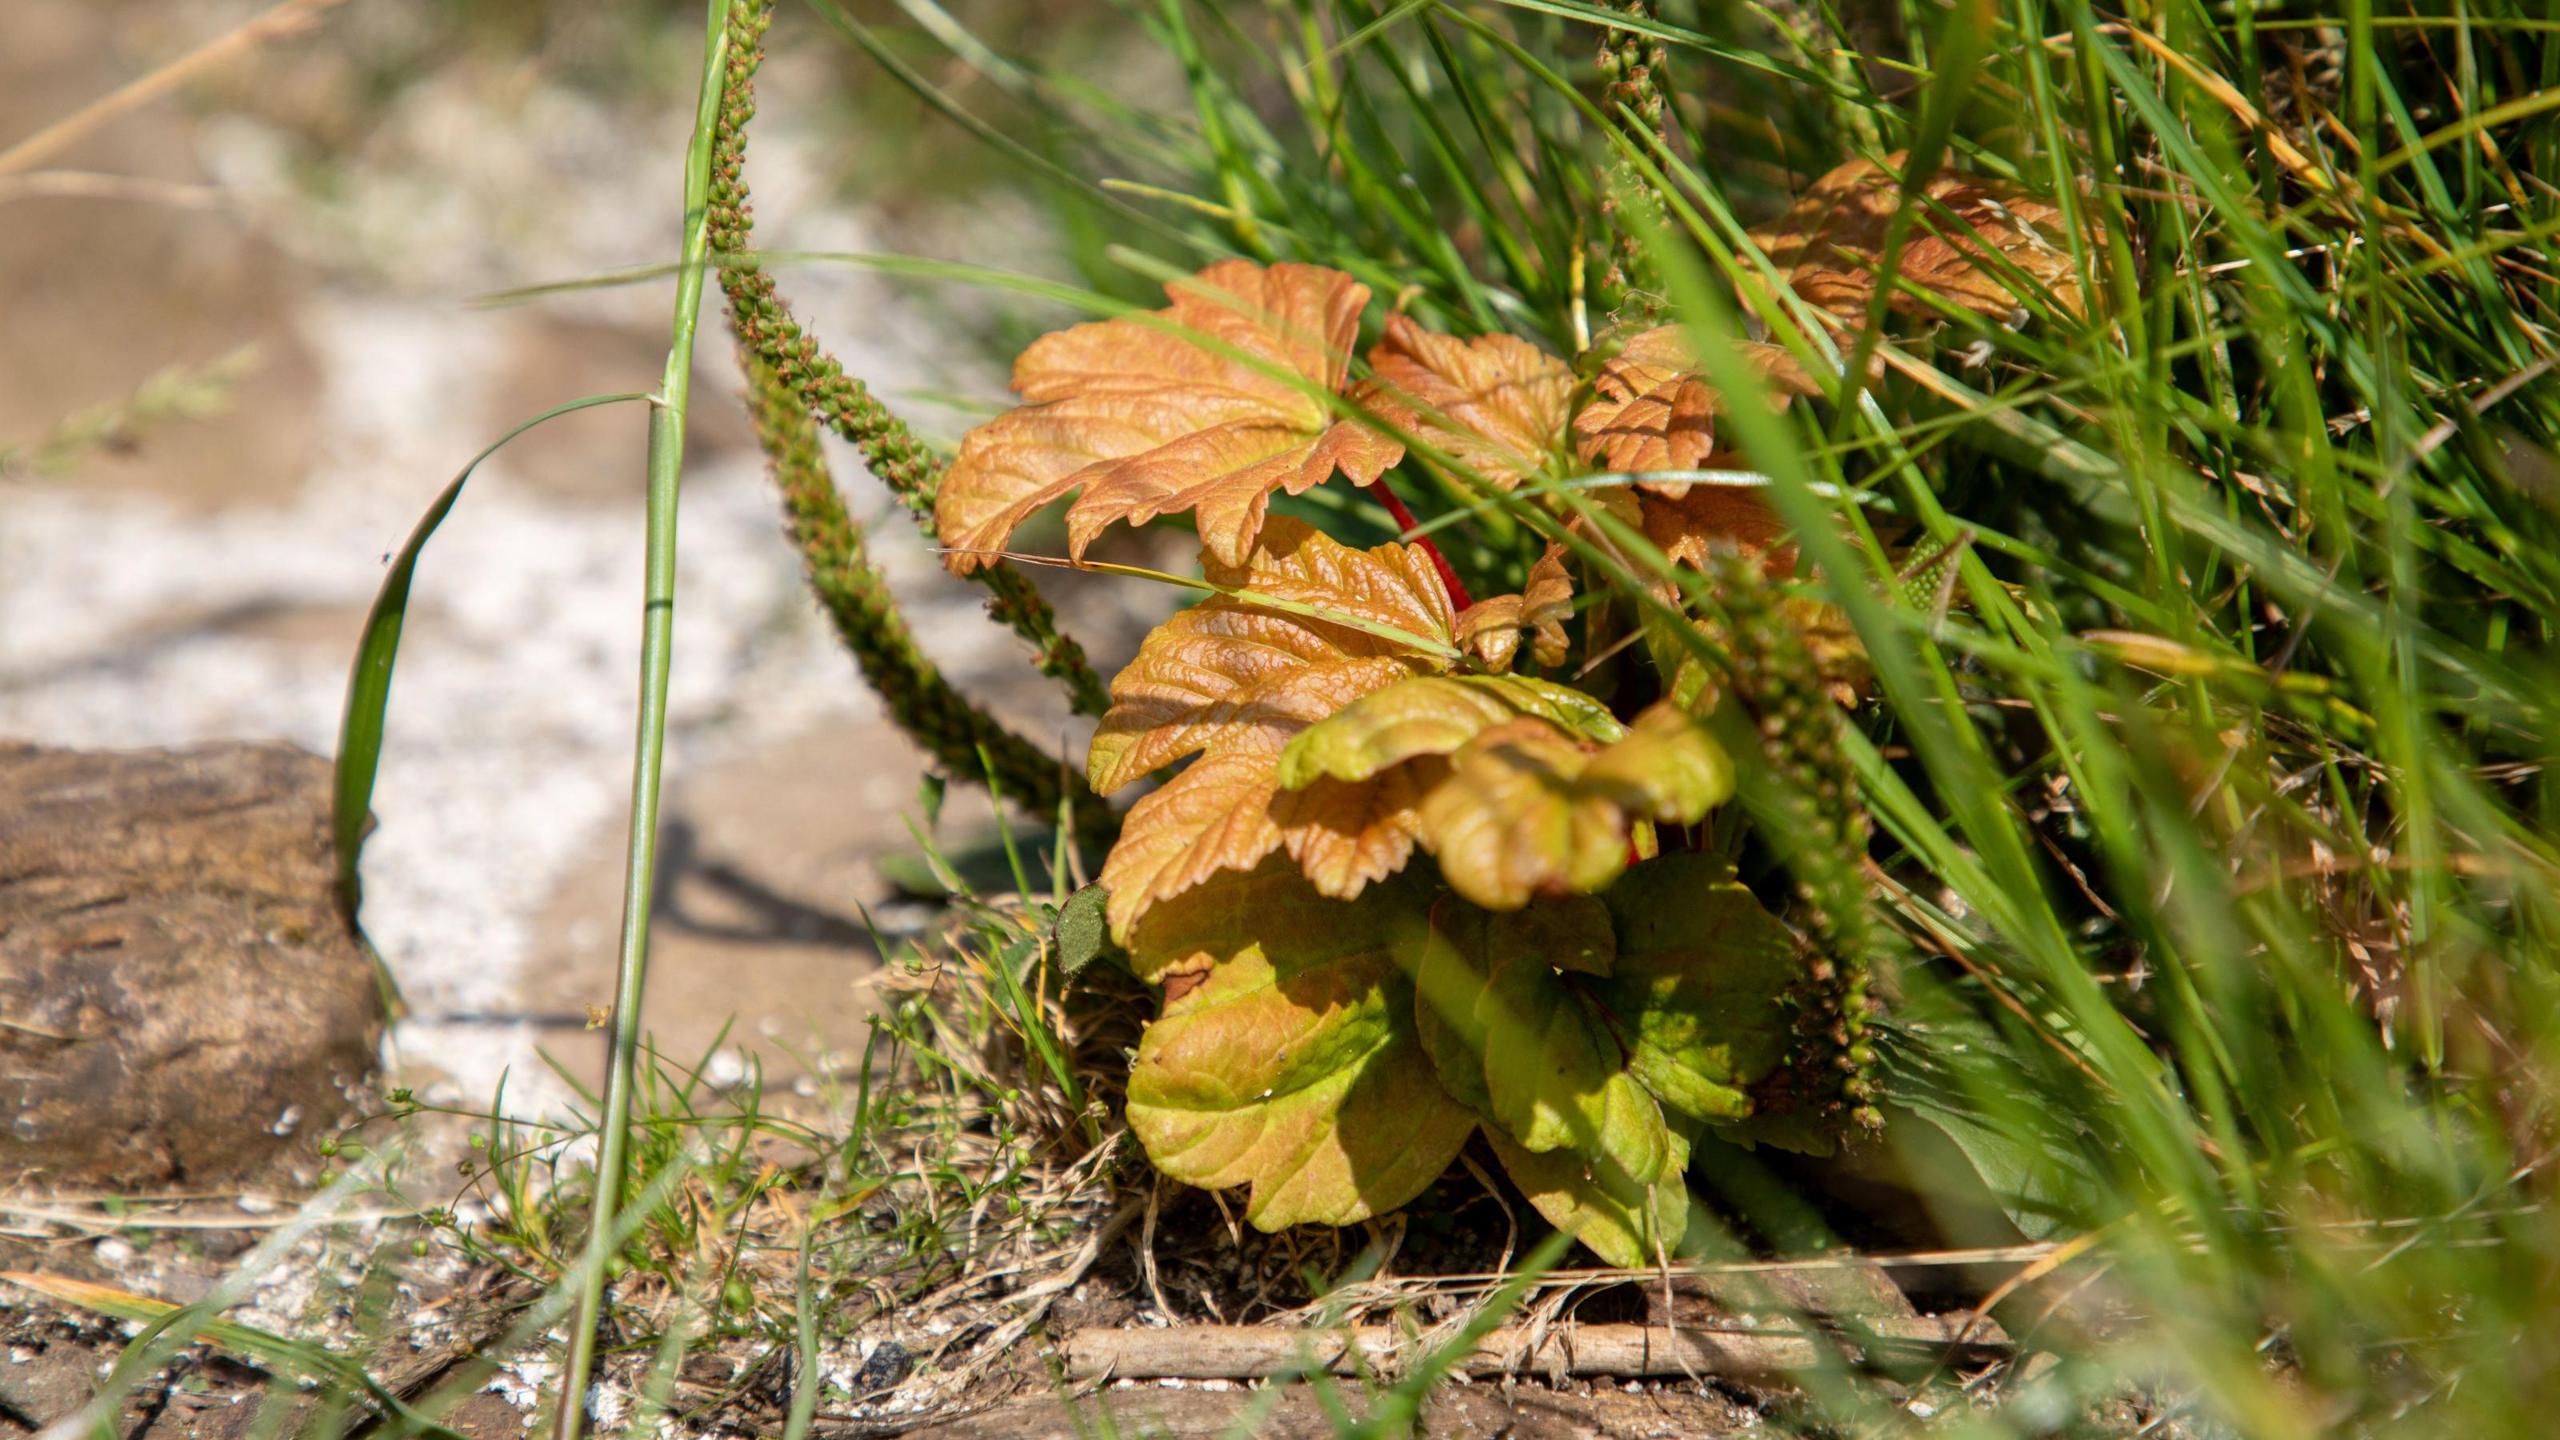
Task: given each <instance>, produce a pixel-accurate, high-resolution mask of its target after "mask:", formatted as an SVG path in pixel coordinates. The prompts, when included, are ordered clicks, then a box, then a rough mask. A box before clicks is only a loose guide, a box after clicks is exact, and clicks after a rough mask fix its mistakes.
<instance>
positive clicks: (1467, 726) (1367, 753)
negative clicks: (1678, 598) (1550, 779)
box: [1278, 675, 1625, 789]
mask: <svg viewBox="0 0 2560 1440" xmlns="http://www.w3.org/2000/svg"><path fill="white" fill-rule="evenodd" d="M1524 716H1525V717H1531V718H1535V719H1540V720H1547V721H1552V722H1553V723H1554V724H1556V725H1557V726H1560V727H1561V728H1563V729H1564V730H1566V731H1567V732H1569V733H1571V734H1575V735H1580V736H1583V737H1585V738H1588V739H1593V740H1604V741H1605V740H1615V739H1617V738H1618V737H1619V736H1620V735H1622V734H1624V733H1625V728H1624V727H1623V726H1621V725H1619V723H1618V721H1617V719H1616V717H1614V716H1612V715H1611V714H1610V713H1609V709H1608V707H1607V706H1605V705H1602V704H1601V703H1600V702H1599V701H1597V700H1594V699H1592V698H1591V697H1590V696H1588V695H1585V694H1583V693H1582V692H1581V691H1579V690H1574V689H1570V688H1568V687H1566V686H1563V685H1557V684H1553V683H1550V682H1548V681H1545V680H1538V679H1534V678H1532V677H1529V676H1525V675H1425V676H1418V677H1416V678H1414V679H1411V680H1404V681H1400V682H1398V683H1396V684H1394V685H1390V686H1388V687H1387V688H1385V689H1383V690H1377V691H1372V692H1371V693H1369V694H1367V695H1364V696H1362V697H1360V698H1359V699H1357V700H1354V701H1353V702H1351V703H1350V704H1349V705H1346V706H1344V707H1343V708H1342V709H1340V710H1338V711H1336V712H1334V714H1333V715H1332V717H1331V718H1329V719H1326V720H1324V721H1322V722H1320V723H1318V724H1315V725H1312V726H1309V727H1308V728H1307V729H1305V730H1302V731H1300V732H1299V733H1298V737H1297V738H1296V739H1294V740H1292V741H1290V742H1289V748H1288V749H1287V750H1285V751H1283V752H1281V756H1280V768H1279V777H1278V778H1279V782H1280V784H1281V785H1282V786H1283V787H1284V788H1292V789H1294V788H1295V787H1297V786H1300V785H1305V784H1308V783H1310V782H1312V781H1314V780H1315V779H1316V778H1317V777H1319V776H1331V777H1333V778H1335V779H1337V780H1365V779H1367V778H1369V777H1370V776H1372V775H1375V774H1377V773H1378V772H1379V771H1382V770H1385V769H1387V768H1388V767H1389V766H1393V765H1400V764H1402V763H1404V762H1405V761H1407V760H1411V759H1413V758H1415V757H1416V756H1422V755H1446V754H1448V753H1449V752H1450V751H1452V750H1455V749H1457V748H1458V747H1459V746H1461V745H1464V744H1465V743H1467V742H1468V741H1469V740H1472V739H1474V738H1475V737H1476V736H1477V735H1478V734H1480V733H1482V732H1483V731H1485V730H1488V729H1491V728H1492V727H1494V726H1496V725H1500V724H1504V723H1506V722H1509V721H1512V720H1518V719H1521V718H1522V717H1524Z"/></svg>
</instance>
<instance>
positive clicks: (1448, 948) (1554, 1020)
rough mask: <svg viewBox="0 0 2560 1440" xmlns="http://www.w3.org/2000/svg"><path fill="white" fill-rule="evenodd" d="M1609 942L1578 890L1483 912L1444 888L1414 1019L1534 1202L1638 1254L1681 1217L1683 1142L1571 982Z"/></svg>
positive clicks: (1643, 1256) (1654, 1245) (1560, 1220)
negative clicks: (1561, 969) (1570, 895)
mask: <svg viewBox="0 0 2560 1440" xmlns="http://www.w3.org/2000/svg"><path fill="white" fill-rule="evenodd" d="M1614 948H1615V942H1614V940H1613V939H1612V935H1611V927H1610V921H1609V914H1608V912H1607V911H1606V910H1604V909H1603V908H1602V907H1601V906H1600V905H1599V904H1598V903H1597V902H1595V901H1592V900H1589V899H1583V898H1575V899H1571V900H1565V901H1560V902H1542V903H1540V904H1537V905H1533V906H1531V907H1529V908H1528V909H1526V910H1521V911H1517V912H1513V913H1509V914H1494V913H1491V912H1488V911H1485V910H1481V909H1478V908H1477V907H1475V906H1472V905H1469V904H1466V903H1465V902H1463V901H1460V900H1458V899H1456V898H1454V897H1445V898H1443V899H1442V900H1441V902H1440V903H1439V904H1438V905H1436V906H1434V907H1433V909H1432V943H1431V946H1430V948H1429V949H1428V950H1427V951H1426V952H1425V953H1424V956H1423V961H1422V964H1421V967H1420V968H1419V969H1418V970H1417V971H1416V973H1415V999H1414V1006H1415V1014H1414V1018H1415V1025H1416V1028H1417V1029H1418V1030H1419V1031H1420V1033H1421V1036H1422V1043H1423V1048H1424V1049H1425V1051H1426V1052H1427V1053H1428V1054H1429V1055H1430V1057H1431V1061H1432V1067H1433V1070H1434V1071H1435V1072H1436V1073H1437V1074H1438V1075H1439V1076H1440V1078H1441V1083H1442V1085H1443V1086H1444V1087H1445V1088H1446V1089H1447V1090H1448V1092H1449V1093H1450V1094H1452V1095H1454V1096H1457V1097H1458V1098H1460V1099H1462V1100H1464V1101H1466V1102H1468V1103H1469V1104H1471V1105H1472V1106H1474V1107H1475V1108H1476V1109H1477V1110H1478V1111H1479V1112H1481V1113H1482V1114H1483V1115H1484V1117H1485V1119H1486V1122H1487V1124H1486V1127H1485V1133H1486V1135H1487V1136H1488V1137H1490V1138H1491V1139H1492V1140H1493V1142H1494V1148H1495V1150H1496V1152H1497V1153H1498V1154H1499V1155H1500V1156H1501V1157H1502V1161H1503V1164H1504V1166H1505V1168H1507V1169H1509V1170H1510V1171H1511V1173H1512V1176H1513V1178H1514V1179H1515V1180H1517V1181H1518V1182H1519V1183H1520V1186H1521V1189H1522V1190H1523V1191H1524V1192H1525V1193H1526V1194H1527V1195H1528V1196H1529V1199H1530V1202H1531V1203H1532V1204H1534V1205H1536V1206H1537V1207H1538V1210H1539V1213H1541V1214H1543V1215H1545V1216H1546V1217H1547V1218H1548V1219H1549V1220H1550V1221H1551V1222H1553V1223H1554V1224H1555V1225H1557V1226H1558V1227H1559V1228H1563V1229H1571V1230H1574V1231H1576V1232H1577V1233H1578V1234H1580V1235H1581V1237H1582V1239H1583V1241H1584V1243H1585V1244H1588V1245H1589V1246H1591V1248H1592V1249H1593V1250H1594V1251H1595V1252H1596V1253H1598V1254H1599V1255H1600V1256H1601V1257H1602V1258H1604V1259H1606V1260H1608V1261H1609V1262H1610V1263H1612V1264H1619V1265H1640V1264H1645V1263H1648V1262H1649V1261H1650V1260H1651V1259H1652V1258H1653V1257H1654V1255H1655V1253H1656V1252H1657V1250H1658V1249H1660V1248H1667V1246H1668V1245H1669V1244H1670V1243H1672V1242H1673V1241H1676V1240H1677V1238H1678V1236H1679V1233H1680V1230H1681V1228H1682V1226H1683V1224H1684V1223H1685V1216H1686V1213H1687V1210H1686V1206H1687V1194H1686V1188H1685V1185H1684V1183H1683V1180H1682V1172H1683V1171H1684V1170H1685V1169H1686V1168H1687V1147H1686V1146H1685V1144H1683V1142H1682V1141H1681V1140H1680V1138H1679V1136H1678V1135H1677V1134H1675V1133H1674V1132H1673V1131H1672V1129H1671V1128H1670V1126H1669V1125H1668V1124H1666V1123H1665V1121H1664V1118H1663V1114H1662V1110H1661V1107H1660V1105H1659V1104H1658V1103H1657V1102H1656V1101H1655V1100H1654V1098H1653V1097H1652V1096H1651V1095H1650V1094H1648V1093H1647V1092H1646V1090H1645V1089H1644V1087H1643V1086H1642V1084H1640V1083H1639V1081H1638V1077H1637V1076H1636V1075H1635V1074H1634V1073H1633V1072H1632V1071H1631V1070H1630V1069H1629V1068H1628V1064H1627V1060H1628V1057H1627V1054H1626V1052H1625V1050H1624V1048H1623V1047H1622V1046H1621V1044H1620V1043H1619V1041H1618V1039H1617V1037H1616V1036H1615V1035H1614V1034H1613V1032H1612V1030H1611V1027H1610V1024H1609V1022H1608V1020H1607V1018H1606V1017H1605V1016H1604V1015H1603V1014H1602V1013H1601V1012H1600V1011H1599V1010H1598V1008H1597V1007H1595V1006H1594V1005H1593V1004H1592V1003H1591V1002H1590V1001H1589V1000H1588V999H1587V998H1586V997H1585V995H1584V994H1583V992H1582V991H1581V990H1579V989H1578V988H1576V986H1577V985H1578V984H1581V983H1587V980H1588V977H1591V976H1595V975H1605V974H1608V973H1612V972H1613V971H1614V968H1615V963H1616V957H1615V954H1614ZM1558 963H1563V964H1565V965H1566V966H1567V968H1569V969H1571V970H1573V971H1575V972H1577V973H1576V974H1575V975H1574V976H1572V977H1568V976H1565V975H1560V974H1558V973H1557V970H1556V968H1555V966H1556V965H1557V964H1558Z"/></svg>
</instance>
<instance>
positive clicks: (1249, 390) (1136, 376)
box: [934, 260, 1404, 574]
mask: <svg viewBox="0 0 2560 1440" xmlns="http://www.w3.org/2000/svg"><path fill="white" fill-rule="evenodd" d="M1166 293H1167V294H1168V295H1169V296H1171V297H1172V299H1173V304H1172V306H1171V307H1170V308H1168V309H1165V310H1160V311H1157V312H1154V316H1153V317H1152V319H1140V318H1136V317H1122V318H1119V319H1113V320H1101V321H1095V322H1092V323H1089V324H1084V325H1078V326H1075V327H1074V328H1072V329H1068V330H1062V331H1059V332H1057V333H1056V334H1053V335H1048V336H1044V337H1042V338H1041V339H1040V340H1038V341H1036V342H1034V343H1033V344H1032V346H1031V348H1030V349H1028V350H1025V351H1024V352H1023V353H1022V356H1021V358H1020V359H1019V360H1017V361H1015V362H1014V371H1013V385H1014V389H1015V390H1017V391H1019V392H1020V393H1021V395H1022V397H1023V399H1024V400H1025V401H1026V402H1028V403H1026V404H1024V405H1023V406H1021V407H1020V408H1018V409H1015V410H1012V411H1009V412H1007V413H1005V414H1003V415H1000V416H998V417H997V418H996V419H994V420H991V421H989V422H987V423H986V424H984V425H981V426H979V427H978V428H977V429H975V430H972V431H970V432H969V434H968V435H967V436H966V437H965V438H964V439H963V440H962V441H961V443H960V455H959V458H958V460H957V461H956V462H955V463H954V464H953V465H952V467H951V472H950V473H949V474H948V475H946V476H945V477H944V478H943V481H942V488H941V491H940V493H939V496H938V497H937V499H936V502H935V506H934V520H935V526H936V529H937V532H938V533H939V534H940V536H941V538H942V541H943V543H944V544H945V545H947V546H949V547H951V553H950V555H949V558H948V564H949V565H950V567H951V568H952V570H954V571H955V572H957V573H961V574H966V573H968V572H969V571H971V570H973V569H975V568H977V567H978V566H980V565H983V564H986V563H988V561H989V560H990V559H992V558H993V556H994V553H995V552H998V551H1001V550H1002V549H1003V548H1004V547H1005V545H1006V544H1007V543H1008V542H1009V541H1010V540H1011V538H1012V535H1013V532H1014V530H1015V529H1016V528H1017V527H1018V526H1020V525H1021V524H1022V522H1023V521H1024V520H1026V519H1028V518H1030V516H1031V515H1032V513H1033V512H1035V511H1037V510H1039V509H1040V508H1041V507H1042V506H1044V505H1047V504H1049V503H1050V502H1052V501H1054V500H1058V499H1060V498H1063V497H1065V496H1067V495H1069V494H1076V492H1079V491H1081V492H1082V493H1081V494H1078V495H1077V498H1076V501H1075V503H1074V504H1073V505H1072V506H1070V507H1069V508H1068V510H1067V538H1068V550H1069V552H1070V553H1071V554H1074V555H1076V556H1078V557H1081V556H1082V555H1083V554H1084V551H1085V547H1086V546H1088V545H1090V544H1092V543H1093V539H1094V537H1095V536H1096V535H1098V534H1100V533H1101V532H1102V530H1103V529H1104V527H1106V526H1108V525H1110V524H1111V523H1113V522H1114V521H1123V520H1125V521H1127V522H1129V523H1131V524H1142V523H1144V522H1145V521H1148V520H1151V519H1153V518H1155V517H1156V516H1158V515H1170V514H1178V513H1181V512H1183V511H1193V512H1196V523H1197V524H1198V527H1199V531H1200V538H1201V541H1202V543H1203V544H1205V545H1206V546H1207V547H1208V549H1209V551H1210V553H1211V554H1213V555H1216V556H1217V557H1218V558H1219V559H1221V560H1223V561H1226V562H1227V563H1229V564H1240V563H1242V562H1243V560H1244V558H1245V556H1246V555H1247V554H1248V553H1249V552H1250V551H1251V550H1252V548H1253V542H1254V539H1255V537H1256V536H1257V535H1259V534H1260V533H1261V530H1262V521H1263V514H1264V511H1265V508H1266V507H1267V506H1268V505H1269V503H1270V499H1271V495H1272V493H1273V492H1274V491H1286V492H1287V493H1289V494H1292V495H1296V494H1300V493H1302V492H1304V491H1305V490H1307V489H1309V488H1310V487H1312V486H1315V485H1319V484H1322V483H1323V482H1324V481H1325V480H1326V479H1327V478H1329V477H1330V476H1331V475H1333V473H1334V472H1335V471H1337V470H1339V471H1341V472H1342V473H1343V474H1345V475H1348V476H1350V477H1351V480H1352V482H1353V483H1354V484H1359V485H1366V484H1369V483H1371V482H1372V481H1374V480H1376V479H1377V478H1378V475H1379V474H1380V472H1382V471H1384V470H1386V469H1387V468H1388V467H1389V466H1391V465H1393V464H1395V463H1396V461H1397V460H1398V459H1399V458H1401V456H1402V455H1403V453H1404V452H1403V447H1402V446H1400V445H1397V444H1396V443H1395V442H1393V441H1392V440H1389V439H1388V438H1387V437H1385V436H1383V435H1381V434H1379V433H1377V432H1376V431H1374V430H1372V429H1370V428H1368V427H1366V426H1364V425H1361V424H1357V423H1355V422H1351V421H1347V420H1339V419H1337V418H1335V416H1334V413H1333V411H1332V408H1331V406H1330V405H1329V404H1328V403H1327V400H1326V397H1327V396H1329V395H1332V394H1336V393H1339V392H1340V391H1341V390H1342V388H1343V383H1344V381H1345V379H1346V377H1347V375H1348V372H1349V367H1350V362H1351V347H1352V345H1353V344H1354V343H1355V341H1356V339H1357V337H1358V333H1359V328H1360V310H1361V307H1362V306H1364V305H1366V304H1367V303H1368V299H1369V291H1368V288H1367V287H1366V286H1363V285H1360V284H1359V283H1357V282H1355V281H1354V280H1352V279H1351V277H1350V276H1348V275H1344V274H1342V273H1340V272H1339V271H1334V270H1327V269H1323V268H1321V267H1319V266H1313V265H1274V266H1271V267H1269V268H1268V269H1265V268H1263V267H1261V266H1257V265H1253V264H1250V263H1247V262H1245V261H1241V260H1230V261H1224V262H1222V263H1220V264H1216V265H1212V266H1210V267H1209V268H1208V269H1206V270H1203V271H1201V272H1200V273H1199V274H1198V275H1196V276H1193V277H1191V278H1189V279H1187V280H1182V281H1177V282H1175V283H1174V284H1172V285H1169V286H1167V287H1166ZM1293 381H1294V383H1293Z"/></svg>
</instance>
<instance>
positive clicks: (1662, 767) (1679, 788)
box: [1581, 704, 1733, 824]
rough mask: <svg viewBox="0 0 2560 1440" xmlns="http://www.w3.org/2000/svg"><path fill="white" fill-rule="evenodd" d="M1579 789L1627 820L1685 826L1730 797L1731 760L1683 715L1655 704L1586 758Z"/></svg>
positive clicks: (1703, 731) (1696, 725)
mask: <svg viewBox="0 0 2560 1440" xmlns="http://www.w3.org/2000/svg"><path fill="white" fill-rule="evenodd" d="M1581 787H1582V788H1583V789H1584V790H1587V791H1590V792H1592V793H1594V794H1597V795H1603V796H1606V797H1607V798H1608V800H1609V803H1610V804H1612V805H1615V806H1617V807H1618V809H1619V811H1620V812H1621V813H1623V814H1625V815H1627V816H1629V817H1632V818H1635V819H1640V820H1660V821H1665V822H1669V823H1674V824H1687V823H1688V822H1690V821H1692V820H1695V819H1697V818H1698V817H1699V816H1701V815H1704V814H1706V813H1707V812H1708V811H1710V810H1712V809H1714V808H1715V807H1717V806H1718V805H1721V804H1723V803H1724V802H1726V801H1727V800H1730V799H1732V798H1733V761H1732V760H1730V759H1728V758H1727V757H1726V755H1725V753H1724V747H1723V746H1721V745H1718V744H1717V743H1715V741H1714V740H1713V739H1712V738H1710V737H1709V736H1708V734H1707V732H1706V731H1705V730H1704V729H1703V728H1701V727H1700V726H1699V724H1698V722H1696V721H1695V720H1692V719H1690V718H1689V716H1688V714H1687V712H1685V711H1683V710H1681V709H1679V708H1678V707H1677V706H1673V705H1662V704H1656V705H1652V706H1648V707H1647V708H1646V709H1645V711H1644V713H1643V714H1641V715H1638V716H1637V717H1636V718H1635V722H1634V723H1633V724H1631V725H1629V726H1628V727H1627V733H1626V735H1625V737H1624V738H1622V739H1620V740H1619V741H1618V742H1617V743H1616V744H1614V745H1611V746H1610V747H1609V748H1608V749H1606V750H1603V751H1601V752H1600V753H1599V754H1597V755H1594V756H1592V757H1591V763H1590V764H1589V765H1586V766H1584V767H1583V770H1582V780H1581Z"/></svg>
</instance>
